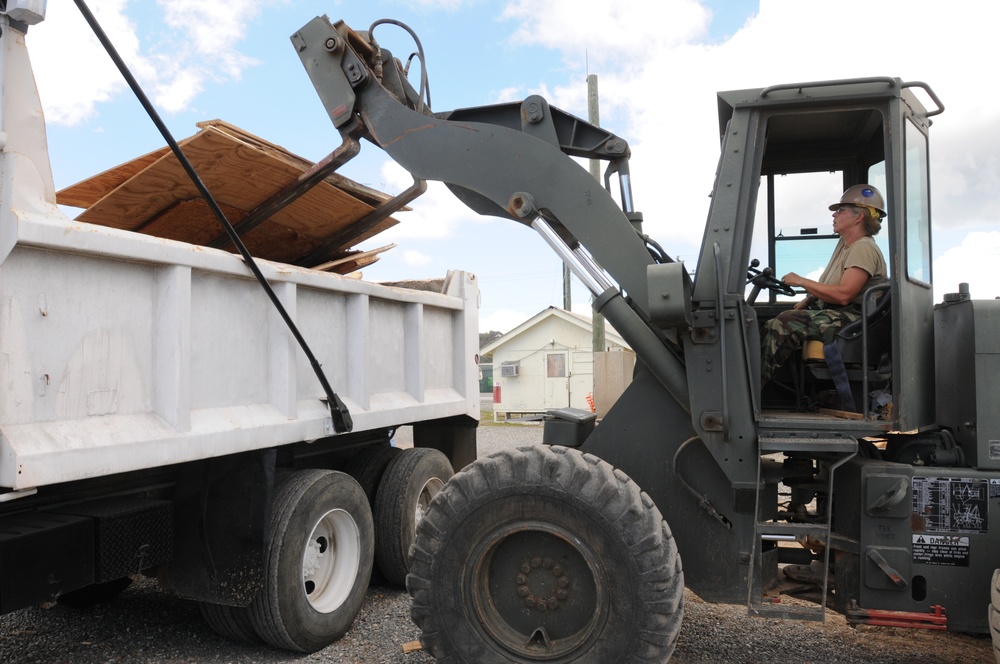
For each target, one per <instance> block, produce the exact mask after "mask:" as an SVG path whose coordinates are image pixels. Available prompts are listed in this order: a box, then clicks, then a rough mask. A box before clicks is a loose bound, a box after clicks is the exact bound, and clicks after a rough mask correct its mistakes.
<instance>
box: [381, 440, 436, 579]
mask: <svg viewBox="0 0 1000 664" xmlns="http://www.w3.org/2000/svg"><path fill="white" fill-rule="evenodd" d="M454 474H455V471H454V470H453V469H452V467H451V462H450V461H448V457H446V456H445V455H444V454H443V453H442V452H439V451H438V450H435V449H430V448H426V447H417V448H411V449H407V450H403V451H402V453H401V454H399V455H398V456H397V457H396V458H394V459H393V460H392V461H391V462H390V463H389V466H388V467H387V468H386V469H385V474H384V475H383V476H382V482H381V483H380V484H379V488H378V493H377V494H376V496H375V510H374V517H375V564H376V565H377V567H378V570H379V572H380V573H381V575H382V577H383V578H384V579H385V580H386V581H387V582H388V583H390V584H392V585H394V586H398V587H400V588H402V587H404V586H405V585H406V575H407V573H408V572H409V571H410V562H409V554H410V546H411V545H412V544H413V540H414V538H415V537H416V529H417V524H419V523H420V521H421V520H422V519H423V517H424V514H425V513H426V512H427V508H428V506H429V505H430V502H431V500H433V499H434V497H435V496H436V495H437V494H438V493H440V491H441V489H443V488H444V485H445V483H446V482H447V481H448V480H449V479H450V478H451V476H452V475H454Z"/></svg>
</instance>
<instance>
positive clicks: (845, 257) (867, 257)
mask: <svg viewBox="0 0 1000 664" xmlns="http://www.w3.org/2000/svg"><path fill="white" fill-rule="evenodd" d="M850 267H858V268H861V269H862V270H864V271H865V272H867V273H868V281H866V282H865V285H864V286H863V287H862V288H861V290H860V291H858V295H857V297H855V298H854V300H853V301H852V304H856V305H858V306H861V301H862V299H863V297H864V294H865V291H866V290H867V289H868V288H870V287H871V286H874V285H876V284H880V283H882V282H883V281H885V279H886V273H887V269H886V266H885V258H884V257H883V256H882V250H881V249H879V248H878V245H877V244H875V240H874V239H872V237H871V236H869V235H866V236H864V237H861V238H859V239H857V240H855V242H854V244H852V245H851V246H849V247H848V246H847V244H846V243H845V242H844V240H843V239H841V240H840V242H838V243H837V247H836V248H835V249H834V250H833V255H832V256H830V262H829V263H828V264H827V266H826V270H824V271H823V274H822V276H820V278H819V282H820V283H821V284H830V285H831V286H836V285H837V284H839V283H840V279H841V277H843V276H844V270H846V269H847V268H850Z"/></svg>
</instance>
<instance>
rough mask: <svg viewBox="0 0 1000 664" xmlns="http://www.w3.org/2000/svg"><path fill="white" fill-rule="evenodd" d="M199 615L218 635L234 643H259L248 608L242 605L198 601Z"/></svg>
mask: <svg viewBox="0 0 1000 664" xmlns="http://www.w3.org/2000/svg"><path fill="white" fill-rule="evenodd" d="M198 608H199V609H201V616H202V618H204V619H205V622H206V623H208V626H209V627H211V628H212V631H214V632H215V633H216V634H218V635H219V636H221V637H223V638H225V639H229V640H230V641H235V642H236V643H250V644H253V643H260V642H261V640H260V637H259V636H257V632H256V631H255V630H254V628H253V621H252V620H251V619H250V610H249V609H248V608H246V607H244V606H226V605H225V604H213V603H212V602H198Z"/></svg>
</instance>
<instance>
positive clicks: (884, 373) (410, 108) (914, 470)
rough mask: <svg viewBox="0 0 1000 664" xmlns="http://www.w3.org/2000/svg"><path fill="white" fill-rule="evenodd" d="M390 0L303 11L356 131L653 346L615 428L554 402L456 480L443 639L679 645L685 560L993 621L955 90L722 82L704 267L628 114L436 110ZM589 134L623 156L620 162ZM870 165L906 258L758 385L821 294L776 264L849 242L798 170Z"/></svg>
mask: <svg viewBox="0 0 1000 664" xmlns="http://www.w3.org/2000/svg"><path fill="white" fill-rule="evenodd" d="M381 25H382V23H381V22H377V23H375V24H373V25H372V26H371V28H370V29H369V30H367V31H355V30H352V29H351V28H350V27H348V26H346V25H345V24H344V23H343V22H337V23H331V21H329V20H328V19H327V18H326V17H317V18H316V19H314V20H312V21H310V22H309V23H308V24H307V25H305V26H304V27H303V28H302V29H301V30H300V31H299V32H297V33H296V34H295V35H293V36H292V38H291V39H292V43H293V45H294V47H295V48H296V50H297V51H298V53H299V55H300V58H301V60H302V64H303V65H304V67H305V69H306V71H307V72H308V75H309V76H310V78H311V81H312V83H313V85H314V86H315V88H316V90H317V93H318V95H319V97H320V99H321V101H322V103H323V104H324V105H325V108H326V110H327V111H328V113H329V116H330V119H331V121H332V122H333V124H334V125H335V126H336V127H337V128H338V129H339V131H340V133H341V135H342V136H343V138H344V140H345V141H353V140H358V139H361V138H363V139H366V140H367V141H369V142H371V143H373V144H375V145H376V146H378V147H380V148H382V149H383V150H385V152H387V153H388V155H389V156H391V157H392V158H393V159H394V160H395V161H397V162H398V163H399V164H401V165H402V166H403V167H404V168H406V169H407V170H408V171H409V172H410V173H411V174H412V176H413V178H414V181H415V183H419V182H423V181H426V180H437V181H441V182H444V183H445V184H446V185H447V186H448V187H449V188H450V189H451V191H452V192H454V194H455V195H456V196H457V197H458V198H459V199H460V200H461V201H463V202H464V203H466V204H467V205H468V206H469V207H470V208H471V209H472V210H474V211H475V212H477V213H479V214H484V215H495V216H499V217H503V218H508V219H510V220H512V221H514V222H517V223H521V224H525V225H529V226H531V227H532V228H534V229H535V230H536V231H537V232H538V234H539V235H540V236H541V238H542V240H543V241H544V242H546V243H548V244H549V245H550V246H551V247H552V249H553V250H554V251H555V252H556V253H557V254H558V255H559V256H560V257H561V258H562V260H563V261H564V262H565V263H566V264H567V265H568V266H569V268H570V269H571V270H572V271H573V273H574V274H575V275H576V276H577V277H578V278H579V279H580V280H581V281H582V282H583V283H584V284H585V285H586V286H587V288H588V289H589V290H590V291H591V293H592V295H593V308H594V310H595V312H597V313H599V314H601V315H603V316H604V317H605V318H606V319H607V320H608V321H609V322H610V324H612V325H613V326H614V328H615V329H616V330H617V331H618V332H619V334H621V336H622V337H623V338H625V339H626V340H627V341H628V342H629V344H630V345H631V347H632V348H633V349H634V350H635V352H636V355H637V359H638V361H637V367H636V371H635V375H634V378H633V381H632V383H631V385H630V386H629V387H628V388H627V390H626V391H625V393H624V394H623V395H622V396H621V398H620V399H619V400H618V401H617V402H616V403H615V405H614V406H613V407H612V408H611V410H610V412H609V413H608V414H607V416H606V417H604V418H603V419H602V420H601V421H600V422H599V423H597V424H596V426H595V423H594V421H593V418H592V417H587V416H586V414H581V413H579V412H574V411H560V412H553V413H550V414H549V415H548V416H547V417H546V421H545V425H544V426H545V429H544V437H545V444H544V445H541V446H535V447H528V448H523V449H511V450H505V451H502V452H500V453H498V454H495V455H493V456H490V457H487V458H483V459H479V460H477V461H476V462H475V463H473V464H472V465H471V466H469V467H467V468H466V469H465V470H464V471H463V472H461V473H459V474H457V475H456V476H455V477H454V478H453V479H452V480H451V481H449V483H448V485H447V486H446V488H445V489H444V490H443V491H441V492H440V493H439V494H438V495H437V497H436V499H435V500H434V502H433V503H432V504H431V506H430V508H429V510H428V512H427V513H426V514H425V515H424V517H423V519H422V521H421V522H420V524H419V526H418V528H417V537H416V541H415V543H414V545H413V547H412V548H411V551H410V572H409V575H408V577H407V587H408V590H409V592H410V594H411V595H412V598H413V608H412V616H413V619H414V620H415V622H416V623H417V625H418V626H419V627H420V628H421V630H422V636H421V641H422V643H423V645H424V646H425V648H427V649H428V650H429V651H430V652H431V653H432V654H433V655H434V656H435V657H436V658H438V659H440V660H442V661H469V662H487V661H514V662H542V661H544V662H569V661H595V662H611V661H665V660H666V659H668V658H669V657H670V654H671V653H672V651H673V649H674V646H675V643H676V639H677V635H678V633H679V630H680V626H681V620H682V614H683V608H682V601H683V590H684V587H685V586H686V587H687V588H689V589H690V590H691V591H693V592H694V593H696V594H697V595H698V596H699V597H701V598H703V599H704V600H706V601H709V602H721V603H731V604H744V605H746V606H747V609H748V611H749V612H750V613H751V614H753V615H757V616H763V617H774V618H785V619H796V620H823V619H824V616H825V615H826V611H827V610H830V609H832V610H834V611H836V612H839V613H841V614H843V615H845V616H846V617H847V620H848V622H849V623H850V624H851V625H866V624H867V625H895V626H903V627H912V628H926V629H932V630H953V631H961V632H980V633H986V632H988V631H989V629H990V627H989V625H990V617H991V616H993V617H994V618H993V620H994V624H1000V622H997V621H996V615H997V614H996V612H997V609H998V606H997V604H998V602H997V599H998V598H1000V588H998V587H997V583H996V578H995V577H994V570H995V569H996V568H997V567H998V563H1000V556H998V554H997V551H998V546H997V539H998V533H1000V525H998V523H997V521H996V520H997V518H1000V517H998V516H997V515H994V518H993V520H992V521H991V520H990V512H991V511H992V510H994V509H998V508H1000V505H998V507H997V508H995V507H993V506H994V505H997V504H998V501H1000V421H998V411H997V409H996V407H995V395H996V391H995V385H996V377H997V375H998V372H1000V301H995V300H988V301H981V300H973V299H972V298H971V296H970V294H969V292H968V287H967V286H966V285H964V284H963V285H958V284H956V289H955V292H954V293H951V294H948V295H946V296H945V297H944V298H943V301H942V302H938V303H935V302H934V296H933V275H932V260H931V258H932V251H931V248H932V244H931V242H932V233H931V228H932V226H931V222H932V217H931V210H932V207H931V191H930V181H929V147H928V145H929V144H928V134H929V129H930V126H931V123H932V118H934V117H935V116H937V115H938V114H940V113H941V112H942V111H943V110H944V106H943V104H942V103H941V101H940V100H939V98H938V97H937V95H936V94H935V93H934V91H933V90H932V89H931V87H930V86H928V85H927V84H925V83H923V82H907V81H902V80H900V79H898V78H892V77H871V78H859V79H851V80H834V81H816V82H805V83H795V84H781V85H772V86H769V87H764V88H754V89H747V90H733V91H727V92H721V93H719V95H718V109H719V124H718V131H719V137H720V157H719V161H718V168H717V170H716V177H715V184H714V188H713V190H712V193H711V204H710V208H709V212H708V218H707V221H706V223H705V231H704V236H703V240H702V243H701V249H700V254H699V256H698V259H697V263H696V264H695V265H694V266H693V267H694V269H693V270H692V271H690V272H689V270H688V268H687V266H685V265H684V264H683V263H680V262H677V261H675V260H673V259H672V258H671V257H670V256H669V255H668V253H667V252H666V251H665V250H664V249H663V248H662V247H661V246H660V245H659V244H658V243H657V242H656V241H655V240H653V239H652V238H650V237H649V236H648V235H646V234H645V232H644V230H643V218H642V215H641V214H640V213H639V212H637V211H636V210H635V206H634V202H633V196H632V190H631V183H630V171H629V157H630V149H629V146H628V143H627V141H626V140H624V139H623V138H621V137H619V136H616V135H614V134H612V133H611V132H608V131H606V130H604V129H601V128H600V127H597V126H594V125H592V124H589V123H587V122H585V121H583V120H580V119H578V118H576V117H574V116H572V115H570V114H568V113H566V112H563V111H561V110H559V109H557V108H554V107H551V106H549V104H548V103H547V102H546V101H545V100H544V99H543V98H541V97H539V96H530V97H528V98H526V99H524V100H523V101H521V102H517V103H509V104H499V105H493V106H484V107H477V108H464V109H459V110H454V111H448V112H433V111H432V110H431V109H430V108H429V103H428V99H427V98H428V96H429V95H427V94H426V92H425V90H426V86H427V82H426V78H425V76H426V74H425V73H424V75H423V77H422V78H421V81H420V83H419V85H417V86H414V85H411V84H410V83H409V82H408V81H407V76H406V70H405V67H403V66H402V65H401V64H400V62H399V60H397V59H396V58H394V57H393V56H392V54H391V53H389V52H388V51H387V50H385V49H383V48H380V46H379V45H378V42H377V41H376V38H375V36H376V33H377V29H379V28H380V26H381ZM415 55H416V56H417V57H418V58H420V59H421V61H422V59H423V54H422V52H420V51H418V52H417V53H416V54H415ZM411 59H412V57H411ZM422 69H423V67H422ZM574 158H586V159H600V160H603V161H604V162H605V163H606V164H607V166H606V171H605V173H604V181H603V183H602V182H600V181H598V180H597V179H595V178H594V177H592V176H591V175H590V173H589V172H588V171H587V170H586V169H585V168H583V167H581V166H580V165H579V163H577V161H576V160H575V159H574ZM860 183H871V184H873V185H875V186H876V187H877V188H878V189H879V190H881V191H882V192H884V197H885V205H886V208H887V213H888V216H887V218H886V219H885V220H884V223H883V227H884V230H885V231H886V232H885V233H883V234H882V236H881V237H879V238H878V240H879V243H880V245H881V246H882V249H883V253H884V255H885V258H886V262H887V265H888V273H889V278H888V281H887V283H886V284H883V285H881V286H879V287H877V288H875V289H873V292H870V293H865V294H864V295H865V299H864V305H863V308H862V314H861V317H860V318H859V319H858V320H857V321H856V323H855V324H852V325H850V326H847V327H844V328H843V329H842V330H841V331H840V332H839V334H838V335H837V337H836V339H835V340H834V341H833V342H832V344H833V345H836V347H837V349H838V350H839V353H838V356H839V357H840V359H841V360H842V362H840V363H839V366H833V365H834V364H837V363H835V362H827V361H825V359H824V356H823V354H822V353H821V354H820V358H819V359H813V358H812V357H810V356H809V355H808V354H807V353H806V352H803V354H802V357H798V356H796V357H794V358H793V359H792V361H790V362H788V363H787V364H786V365H785V366H784V367H782V368H781V370H780V371H779V373H778V374H777V375H776V376H775V378H774V380H772V381H770V382H769V383H768V384H767V385H765V386H764V387H762V386H761V334H762V332H761V330H762V326H763V324H764V323H765V322H766V321H768V320H770V319H772V318H773V317H775V316H776V315H778V314H779V313H780V312H782V311H784V310H786V309H789V308H790V307H792V306H793V305H794V303H795V302H796V300H797V299H801V298H802V292H801V289H789V287H788V286H787V285H786V284H784V283H782V282H781V281H780V280H779V279H777V278H776V277H775V275H778V274H785V273H787V272H790V271H793V270H795V271H799V272H800V273H802V274H807V273H808V272H809V270H820V269H822V267H823V265H824V264H825V262H826V259H827V257H828V256H829V255H830V252H831V250H832V248H833V246H834V244H835V243H836V240H837V237H836V236H835V235H833V233H832V232H831V231H830V230H829V227H828V226H826V223H828V222H826V221H822V222H816V221H813V220H815V219H816V214H815V213H816V211H817V210H820V211H822V210H823V209H824V208H825V206H826V203H828V202H830V201H826V200H820V201H814V202H812V203H811V204H810V205H809V206H807V207H803V205H802V203H801V199H802V197H801V196H798V195H797V194H798V193H800V192H801V191H808V190H810V188H814V189H815V188H825V190H826V191H829V192H830V195H834V193H836V195H839V192H841V191H844V190H845V189H848V188H849V187H851V186H853V185H857V184H860ZM614 184H617V191H614V189H615V187H614ZM820 204H822V207H820ZM762 264H763V265H765V267H761V265H762ZM805 350H806V349H804V351H805ZM681 561H683V564H682V562H681ZM991 590H992V593H991ZM991 596H992V598H993V599H992V603H991Z"/></svg>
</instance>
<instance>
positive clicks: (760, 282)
mask: <svg viewBox="0 0 1000 664" xmlns="http://www.w3.org/2000/svg"><path fill="white" fill-rule="evenodd" d="M758 265H760V261H759V260H757V259H756V258H755V259H753V260H752V261H750V267H748V268H747V283H748V284H753V290H752V291H750V297H748V298H747V299H748V300H749V301H750V302H751V303H753V302H754V301H755V300H756V299H757V294H758V293H760V290H761V289H762V288H766V289H767V290H769V291H772V292H774V293H777V294H778V295H786V296H788V297H795V296H796V295H797V293H796V292H795V291H794V290H793V289H792V287H791V286H789V285H788V284H786V283H785V282H784V281H782V280H781V279H778V278H777V277H776V276H774V270H772V269H771V268H769V267H765V268H764V269H763V270H758V269H757V266H758Z"/></svg>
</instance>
